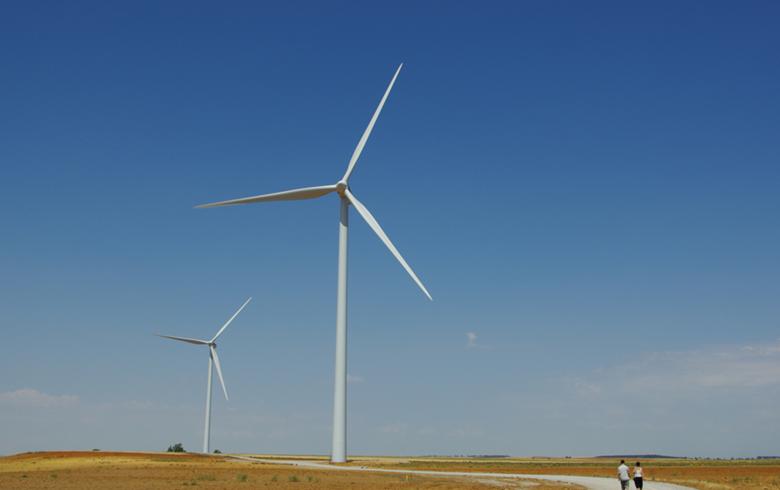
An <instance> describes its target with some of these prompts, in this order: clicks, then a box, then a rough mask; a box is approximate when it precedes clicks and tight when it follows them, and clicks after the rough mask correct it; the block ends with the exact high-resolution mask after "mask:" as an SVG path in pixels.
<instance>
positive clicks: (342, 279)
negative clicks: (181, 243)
mask: <svg viewBox="0 0 780 490" xmlns="http://www.w3.org/2000/svg"><path fill="white" fill-rule="evenodd" d="M402 67H403V63H402V64H401V65H400V66H399V67H398V69H397V70H396V71H395V74H394V75H393V79H392V80H390V85H388V87H387V90H386V91H385V94H384V95H383V96H382V100H380V101H379V106H378V107H377V108H376V111H374V115H373V116H372V117H371V120H370V121H369V122H368V127H367V128H366V130H365V131H364V132H363V136H361V137H360V141H358V144H357V147H356V148H355V151H354V152H353V153H352V158H350V159H349V165H347V171H346V172H345V173H344V176H343V177H341V179H340V180H339V181H338V182H336V183H335V184H330V185H323V186H319V187H304V188H301V189H293V190H289V191H282V192H275V193H273V194H263V195H259V196H252V197H244V198H241V199H231V200H229V201H220V202H215V203H211V204H202V205H200V206H196V207H198V208H211V207H216V206H231V205H235V204H249V203H255V202H266V201H296V200H302V199H315V198H318V197H322V196H324V195H326V194H330V193H332V192H335V193H337V194H338V196H339V201H340V202H341V212H340V218H339V266H338V267H339V268H338V294H337V300H336V367H335V371H336V372H335V382H334V388H333V391H334V393H333V446H332V452H331V462H333V463H344V462H346V460H347V455H346V453H347V236H348V229H349V205H350V204H352V205H353V206H354V207H355V209H356V210H357V212H358V214H359V215H360V216H361V217H362V218H363V219H364V220H365V221H366V223H368V226H369V227H371V229H372V230H374V233H376V234H377V236H378V237H379V239H380V240H382V242H383V243H384V244H385V245H386V246H387V248H388V249H390V253H392V254H393V256H394V257H395V258H396V259H397V260H398V262H400V263H401V265H402V266H403V268H404V269H406V272H408V273H409V275H410V276H411V277H412V279H413V280H414V282H415V283H416V284H417V286H419V287H420V289H422V292H423V293H425V295H426V296H427V297H428V299H430V300H433V298H431V295H430V294H429V293H428V290H427V289H425V286H423V283H422V281H420V279H419V278H418V277H417V275H416V274H415V273H414V271H413V270H412V268H411V267H409V264H407V263H406V260H404V258H403V257H402V256H401V254H400V253H399V252H398V249H396V248H395V245H393V242H391V241H390V239H389V238H388V237H387V235H386V234H385V232H384V230H382V227H381V226H379V223H378V222H377V220H376V219H375V218H374V216H373V215H372V214H371V212H370V211H369V210H368V208H366V207H365V206H364V205H363V203H361V202H360V201H358V199H357V198H356V197H355V195H354V194H353V193H352V191H351V190H350V187H349V177H350V176H351V175H352V172H353V171H354V170H355V164H356V163H357V161H358V158H360V153H361V152H362V151H363V147H364V146H365V145H366V141H367V140H368V137H369V135H371V130H372V129H374V124H375V123H376V120H377V118H378V117H379V113H380V112H381V111H382V107H383V106H384V105H385V101H386V100H387V97H388V95H390V90H392V88H393V84H395V79H396V78H397V77H398V73H399V72H400V71H401V68H402Z"/></svg>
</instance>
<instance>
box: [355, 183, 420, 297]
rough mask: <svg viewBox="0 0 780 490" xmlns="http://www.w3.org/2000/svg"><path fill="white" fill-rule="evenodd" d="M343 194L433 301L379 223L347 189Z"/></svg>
mask: <svg viewBox="0 0 780 490" xmlns="http://www.w3.org/2000/svg"><path fill="white" fill-rule="evenodd" d="M345 194H346V195H347V199H349V202H351V203H352V205H353V206H355V209H356V210H357V212H358V213H359V214H360V216H362V217H363V219H364V220H366V223H368V226H370V227H371V229H372V230H374V233H376V234H377V236H378V237H379V239H380V240H382V242H384V244H385V245H386V246H387V248H389V249H390V253H392V254H393V255H394V256H395V258H396V259H398V262H400V263H401V265H402V266H403V268H404V269H406V272H408V273H409V275H410V276H412V279H414V282H416V283H417V285H418V286H419V287H420V289H422V292H423V293H425V295H426V296H427V297H428V299H429V300H431V301H433V298H432V297H431V295H430V293H428V290H427V289H425V286H423V283H422V281H420V279H419V278H418V277H417V274H415V273H414V271H413V270H412V268H411V267H409V264H407V263H406V261H405V260H404V258H403V257H402V256H401V253H400V252H399V251H398V249H397V248H395V245H393V242H391V241H390V238H388V236H387V235H386V234H385V232H384V230H383V229H382V227H381V226H379V222H377V220H376V219H375V218H374V216H373V215H372V214H371V212H370V211H369V210H368V208H366V207H365V206H364V205H363V203H361V202H360V201H358V200H357V198H356V197H355V195H354V194H352V192H350V191H349V189H347V190H346V191H345Z"/></svg>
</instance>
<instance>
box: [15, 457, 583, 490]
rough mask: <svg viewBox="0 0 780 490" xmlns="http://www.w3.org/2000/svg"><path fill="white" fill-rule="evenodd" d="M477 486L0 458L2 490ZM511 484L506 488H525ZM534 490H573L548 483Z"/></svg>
mask: <svg viewBox="0 0 780 490" xmlns="http://www.w3.org/2000/svg"><path fill="white" fill-rule="evenodd" d="M502 483H503V482H501V481H495V480H494V481H485V482H480V481H474V480H470V479H463V478H460V479H458V478H439V477H422V476H406V475H387V474H375V473H352V472H344V473H341V472H330V471H318V470H309V469H301V468H293V467H285V466H276V465H263V464H251V463H242V462H235V461H230V460H228V459H226V458H223V457H216V456H200V455H196V454H173V453H112V452H42V453H25V454H19V455H14V456H8V457H4V458H0V488H2V489H14V490H16V489H19V490H24V489H64V490H71V489H72V490H76V489H78V490H96V489H116V490H130V489H145V490H158V489H172V488H177V489H181V488H193V487H194V488H202V489H231V490H232V489H249V488H272V489H300V490H305V489H307V488H311V489H314V488H316V489H345V488H351V489H369V490H379V489H409V490H411V489H437V490H451V489H474V490H476V489H486V488H493V489H495V488H496V486H497V485H501V484H502ZM523 487H526V484H523V483H518V482H515V483H511V482H509V483H506V485H505V488H523ZM533 488H534V490H574V489H576V488H577V487H574V486H566V485H554V484H549V483H544V484H540V485H538V486H533Z"/></svg>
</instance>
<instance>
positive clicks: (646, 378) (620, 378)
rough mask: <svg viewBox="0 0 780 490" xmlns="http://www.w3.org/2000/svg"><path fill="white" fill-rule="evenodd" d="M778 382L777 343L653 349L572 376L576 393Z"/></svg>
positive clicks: (726, 387) (745, 386)
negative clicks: (582, 375) (625, 361)
mask: <svg viewBox="0 0 780 490" xmlns="http://www.w3.org/2000/svg"><path fill="white" fill-rule="evenodd" d="M778 385H780V341H777V342H771V343H768V344H763V345H742V346H739V345H737V346H733V345H732V346H720V347H711V348H702V349H696V350H690V351H670V352H656V353H651V354H647V355H644V356H642V357H640V358H639V359H638V360H636V361H634V362H631V363H628V364H624V365H619V366H612V367H610V368H609V369H608V370H602V371H599V372H595V373H592V374H591V375H590V376H588V377H587V378H578V379H575V380H573V386H574V389H575V391H576V392H577V393H578V394H580V395H582V396H593V395H596V394H599V393H601V392H603V391H607V390H609V391H620V392H623V393H626V394H643V393H663V392H676V391H679V392H687V393H693V392H699V391H718V390H729V389H750V388H763V387H769V386H778Z"/></svg>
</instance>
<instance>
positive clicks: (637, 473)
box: [634, 461, 642, 490]
mask: <svg viewBox="0 0 780 490" xmlns="http://www.w3.org/2000/svg"><path fill="white" fill-rule="evenodd" d="M634 485H636V490H642V463H640V462H639V461H637V462H636V466H634Z"/></svg>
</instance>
